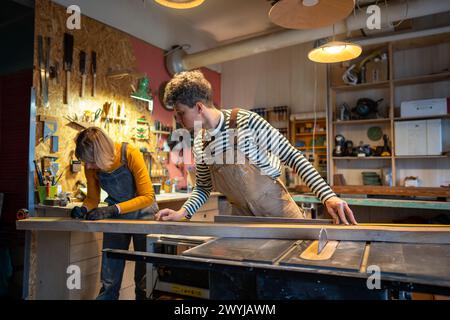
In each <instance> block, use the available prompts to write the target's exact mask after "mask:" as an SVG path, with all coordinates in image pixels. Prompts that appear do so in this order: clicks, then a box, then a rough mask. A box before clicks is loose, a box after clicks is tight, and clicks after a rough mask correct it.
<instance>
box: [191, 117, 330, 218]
mask: <svg viewBox="0 0 450 320" xmlns="http://www.w3.org/2000/svg"><path fill="white" fill-rule="evenodd" d="M222 114H223V117H222V118H221V122H220V123H219V127H220V129H219V128H216V129H215V130H213V131H212V132H208V131H207V132H206V134H204V135H203V134H202V133H201V132H200V133H198V134H197V135H196V137H195V139H194V147H193V153H194V160H195V167H196V180H197V182H196V185H195V187H194V189H193V192H192V195H191V197H190V198H189V199H188V200H187V201H186V203H185V204H184V205H183V208H185V209H186V211H187V217H188V218H190V217H192V215H193V214H194V213H195V212H196V211H197V210H198V209H199V208H200V207H201V206H202V205H203V204H204V203H205V202H206V201H207V200H208V198H209V195H210V193H211V190H212V187H213V186H212V181H211V172H210V169H209V165H210V164H212V163H214V161H222V162H219V163H223V156H224V152H225V154H226V155H228V153H227V152H229V151H230V150H231V149H232V148H231V147H232V141H233V140H234V139H233V137H232V135H236V136H237V147H238V148H239V150H240V151H241V152H242V154H243V155H245V157H246V158H247V159H248V160H249V161H250V163H252V164H254V165H255V166H256V167H257V168H259V169H260V171H261V174H265V175H268V176H269V177H271V178H273V179H276V178H278V177H279V176H280V175H281V166H282V165H283V164H284V165H286V166H289V167H290V168H292V169H293V170H294V172H295V173H297V174H298V175H299V176H300V178H301V179H302V180H303V181H304V182H305V183H306V185H307V186H308V187H309V188H310V189H311V190H312V191H313V192H314V193H315V195H316V196H317V197H318V198H319V199H320V200H321V201H322V203H325V201H326V200H328V199H329V198H331V197H333V196H336V194H335V193H334V192H333V191H332V190H331V188H330V186H329V185H328V184H327V183H326V181H325V180H324V179H323V178H322V177H321V176H320V175H319V173H318V172H317V170H316V169H315V168H314V167H313V166H312V165H311V163H310V162H309V161H308V160H307V159H306V158H305V157H304V156H303V154H302V153H301V152H300V151H299V150H297V149H296V148H294V147H293V146H292V145H291V144H290V143H289V141H288V140H287V139H286V138H285V137H284V136H283V135H282V134H280V132H279V131H278V130H277V129H275V128H274V127H272V126H271V125H270V124H269V123H268V122H267V121H266V120H265V119H263V118H262V117H260V116H259V115H258V114H256V113H254V112H251V111H247V110H243V109H239V112H238V114H237V129H236V131H235V132H233V131H232V130H230V129H229V121H230V116H231V110H222ZM230 136H231V137H232V138H231V139H230ZM205 140H206V141H210V142H209V144H206V145H207V146H206V147H205V143H204V141H205ZM230 158H231V160H230ZM233 159H234V156H232V157H227V158H226V163H230V162H229V161H233ZM216 163H217V162H216Z"/></svg>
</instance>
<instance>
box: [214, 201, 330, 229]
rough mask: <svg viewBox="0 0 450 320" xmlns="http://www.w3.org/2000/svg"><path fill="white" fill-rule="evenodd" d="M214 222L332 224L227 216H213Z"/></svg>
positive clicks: (328, 221) (311, 220)
mask: <svg viewBox="0 0 450 320" xmlns="http://www.w3.org/2000/svg"><path fill="white" fill-rule="evenodd" d="M316 199H317V198H316ZM294 200H295V199H294ZM318 201H319V200H318ZM319 202H320V201H319ZM214 222H217V223H298V224H333V220H330V219H296V218H280V217H253V216H252V217H250V216H227V215H218V216H215V217H214Z"/></svg>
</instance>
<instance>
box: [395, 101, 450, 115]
mask: <svg viewBox="0 0 450 320" xmlns="http://www.w3.org/2000/svg"><path fill="white" fill-rule="evenodd" d="M446 114H450V98H438V99H425V100H412V101H403V102H402V103H401V105H400V115H401V116H402V117H428V116H440V115H446Z"/></svg>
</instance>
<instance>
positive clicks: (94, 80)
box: [92, 74, 97, 97]
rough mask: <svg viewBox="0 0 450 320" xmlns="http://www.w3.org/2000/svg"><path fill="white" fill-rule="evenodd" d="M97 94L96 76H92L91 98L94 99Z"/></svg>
mask: <svg viewBox="0 0 450 320" xmlns="http://www.w3.org/2000/svg"><path fill="white" fill-rule="evenodd" d="M96 93H97V75H96V74H94V75H93V77H92V96H93V97H95V95H96Z"/></svg>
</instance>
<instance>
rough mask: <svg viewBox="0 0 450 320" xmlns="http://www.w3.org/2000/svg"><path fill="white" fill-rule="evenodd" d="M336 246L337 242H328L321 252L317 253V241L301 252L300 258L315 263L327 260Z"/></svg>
mask: <svg viewBox="0 0 450 320" xmlns="http://www.w3.org/2000/svg"><path fill="white" fill-rule="evenodd" d="M338 244H339V241H328V242H327V244H326V245H325V247H324V248H323V250H322V252H320V253H319V240H316V241H313V242H312V243H311V244H310V245H309V247H308V248H306V249H305V251H303V252H302V254H301V255H300V258H301V259H304V260H315V261H320V260H328V259H330V258H331V257H332V256H333V254H334V252H335V251H336V248H337V246H338Z"/></svg>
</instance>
